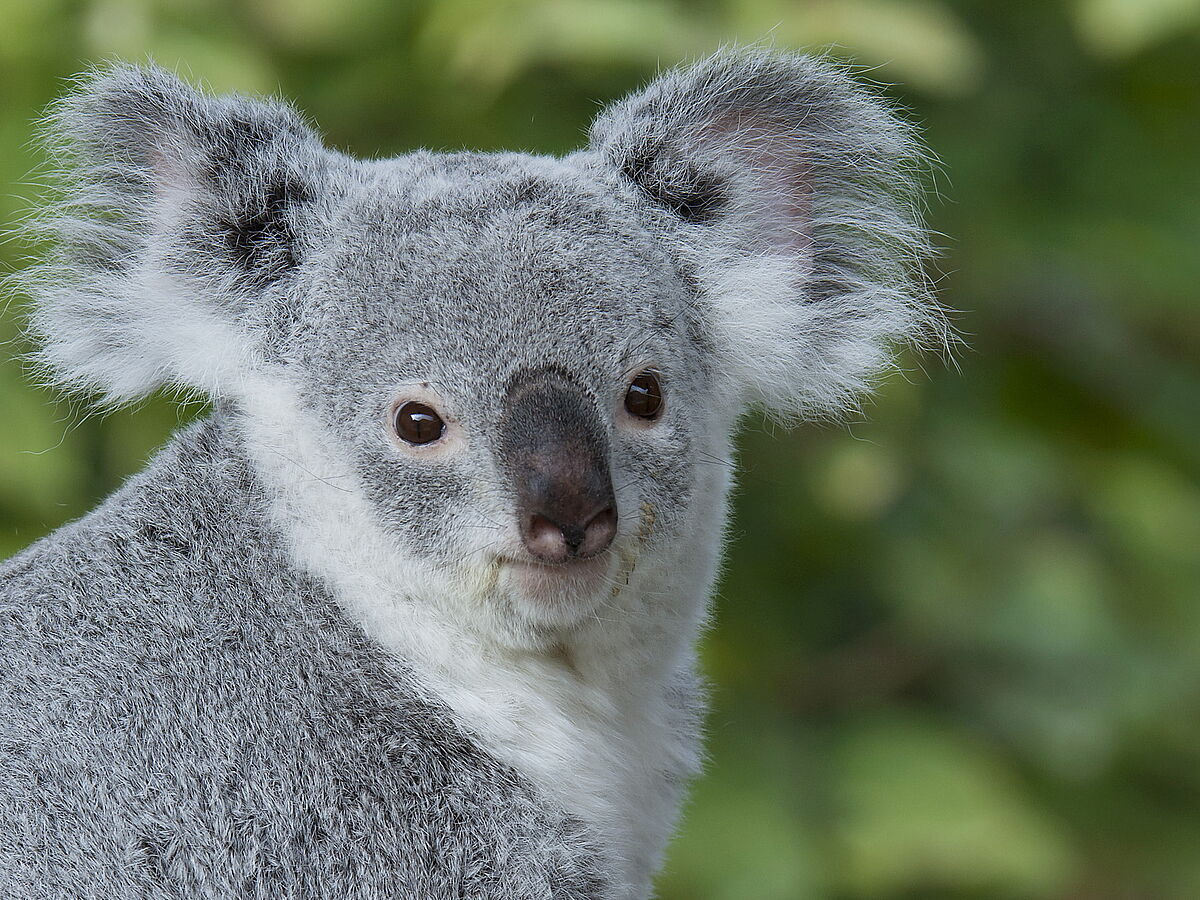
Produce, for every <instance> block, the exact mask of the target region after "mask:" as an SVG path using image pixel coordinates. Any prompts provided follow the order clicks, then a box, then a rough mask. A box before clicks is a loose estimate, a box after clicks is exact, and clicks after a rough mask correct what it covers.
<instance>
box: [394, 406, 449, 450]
mask: <svg viewBox="0 0 1200 900" xmlns="http://www.w3.org/2000/svg"><path fill="white" fill-rule="evenodd" d="M445 430H446V423H445V422H443V421H442V417H441V416H439V415H438V414H437V413H436V412H434V410H433V407H431V406H426V405H425V404H424V403H417V402H416V401H415V400H410V401H409V402H408V403H405V404H403V405H401V406H400V408H399V409H397V410H396V434H398V435H400V437H401V438H402V439H404V440H405V441H407V442H408V443H410V444H430V443H433V442H434V441H436V440H437V439H438V438H440V437H441V436H442V433H443V432H445Z"/></svg>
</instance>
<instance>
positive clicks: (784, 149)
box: [697, 112, 813, 254]
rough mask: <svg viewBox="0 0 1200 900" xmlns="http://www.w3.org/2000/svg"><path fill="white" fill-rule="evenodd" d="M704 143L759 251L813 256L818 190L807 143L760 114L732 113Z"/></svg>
mask: <svg viewBox="0 0 1200 900" xmlns="http://www.w3.org/2000/svg"><path fill="white" fill-rule="evenodd" d="M697 137H698V144H699V145H700V147H702V148H703V150H704V151H705V155H709V154H711V155H712V157H714V158H715V159H717V160H719V164H720V166H721V168H722V170H723V171H724V172H725V173H727V174H728V175H729V176H730V177H732V179H733V184H732V185H731V187H733V188H734V190H735V192H736V194H737V195H738V196H737V197H736V199H735V210H736V213H735V215H736V216H737V218H738V219H740V220H742V221H741V223H740V224H741V226H742V227H744V228H747V229H748V230H749V234H748V237H749V239H750V240H751V242H752V243H753V244H754V245H756V247H761V248H762V249H774V250H783V251H785V252H786V251H788V250H790V251H794V252H797V253H803V254H807V253H808V251H809V250H811V249H812V246H813V237H812V217H813V213H812V210H813V202H812V191H811V187H810V185H809V179H808V177H807V176H808V173H807V165H806V158H805V152H804V147H803V143H802V139H801V137H800V135H799V133H798V131H797V130H796V129H795V128H793V127H788V126H787V125H786V124H784V123H782V122H779V121H778V120H773V119H771V118H769V117H767V116H763V115H760V114H756V113H746V112H738V113H729V114H726V115H724V116H721V117H719V118H716V119H712V120H710V121H709V122H708V123H707V124H705V125H704V126H702V127H701V129H700V131H699V133H698V135H697Z"/></svg>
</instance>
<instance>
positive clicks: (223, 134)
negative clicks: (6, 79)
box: [18, 66, 329, 403]
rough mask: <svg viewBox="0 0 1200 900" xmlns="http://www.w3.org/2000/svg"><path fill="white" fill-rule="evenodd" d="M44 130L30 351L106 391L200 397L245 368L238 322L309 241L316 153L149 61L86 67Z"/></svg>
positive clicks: (301, 138)
mask: <svg viewBox="0 0 1200 900" xmlns="http://www.w3.org/2000/svg"><path fill="white" fill-rule="evenodd" d="M45 134H46V137H47V143H48V145H49V148H50V150H51V153H52V156H53V158H54V159H55V161H56V162H57V163H58V164H59V166H60V168H61V170H62V177H63V183H64V185H65V186H64V188H63V193H62V195H61V197H60V198H59V200H58V202H56V203H54V204H52V205H50V206H49V207H48V209H47V210H46V213H45V214H44V215H42V216H40V217H38V218H36V219H35V220H34V222H35V227H36V226H37V225H41V226H44V229H43V231H42V233H44V234H48V237H49V238H50V239H51V240H52V241H53V247H52V249H51V251H50V255H49V257H48V259H47V261H46V262H45V263H43V264H41V265H39V266H35V267H33V268H31V269H29V270H27V271H26V272H24V273H22V274H21V275H20V276H18V277H19V282H18V287H19V288H20V289H22V290H24V291H26V292H27V293H29V294H30V295H31V296H32V298H33V300H34V304H35V305H34V329H35V331H36V332H38V333H39V337H40V338H41V340H42V342H43V348H44V349H43V350H42V351H41V353H40V361H41V362H42V363H43V364H45V366H46V367H47V368H48V369H49V370H50V371H51V372H52V373H53V375H54V376H55V377H56V378H57V379H58V380H60V381H61V382H63V383H64V384H66V385H67V386H69V387H72V388H76V389H82V390H86V391H89V392H99V393H101V394H103V395H104V397H105V399H106V400H108V401H110V402H114V403H120V402H125V401H129V400H134V399H137V398H139V397H142V396H144V395H145V394H147V393H149V392H150V391H152V390H154V389H155V388H156V387H158V386H159V385H161V384H164V383H169V384H175V385H178V386H184V387H188V388H193V389H199V390H201V391H205V392H207V393H210V394H215V393H220V392H222V391H223V390H227V389H228V388H229V385H230V382H231V381H233V380H235V379H237V378H238V377H239V376H240V375H241V374H243V373H244V372H245V371H246V370H247V367H249V366H251V365H252V364H253V359H254V357H255V354H256V347H255V341H254V340H253V339H252V338H251V337H250V332H252V331H253V330H254V329H253V328H249V327H247V321H248V320H250V319H252V318H255V317H257V316H258V315H259V313H258V312H257V311H256V307H259V306H261V305H263V304H268V303H269V298H270V296H271V294H272V292H273V291H275V292H277V291H278V290H279V287H280V285H283V284H285V283H286V282H287V280H288V279H289V277H291V275H292V274H293V272H294V271H295V269H296V268H297V266H298V265H300V264H301V263H302V261H303V258H304V256H305V255H306V254H307V253H308V251H309V247H310V243H311V241H312V235H311V231H312V224H313V221H314V220H315V219H316V218H318V214H317V207H319V205H320V200H321V196H322V188H321V180H322V178H323V172H324V171H325V170H326V169H327V162H328V159H329V154H327V152H326V151H325V150H324V149H323V148H322V146H321V144H320V142H319V140H318V139H317V137H316V135H315V134H314V133H313V132H312V131H311V130H310V129H309V128H308V127H307V126H306V125H305V124H304V123H303V122H302V121H301V119H300V117H299V116H298V115H297V114H296V113H295V112H294V111H293V110H291V109H290V108H289V107H287V106H285V105H283V104H280V103H275V102H259V101H252V100H247V99H243V98H236V97H226V98H213V97H209V96H205V95H203V94H200V93H198V92H197V91H195V90H193V89H192V88H190V87H188V86H187V85H185V84H184V83H183V82H181V81H180V80H179V79H177V78H176V77H174V76H173V75H171V74H169V73H167V72H164V71H162V70H160V69H143V68H136V67H132V66H122V67H117V68H113V69H109V70H106V71H103V72H99V73H96V74H93V75H92V76H90V77H88V78H86V79H85V80H84V81H83V82H82V83H81V84H80V86H79V87H78V89H77V90H76V91H75V92H74V93H72V94H70V95H68V96H67V97H66V98H65V99H64V100H62V101H60V102H59V103H58V104H57V105H56V106H55V107H54V108H53V109H52V110H51V113H50V114H49V116H48V117H47V120H46V130H45Z"/></svg>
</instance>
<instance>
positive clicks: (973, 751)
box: [837, 718, 1076, 897]
mask: <svg viewBox="0 0 1200 900" xmlns="http://www.w3.org/2000/svg"><path fill="white" fill-rule="evenodd" d="M839 755H840V767H839V779H840V780H839V782H838V795H839V797H840V798H841V800H842V804H843V812H842V817H841V819H840V821H839V823H838V826H837V837H838V839H839V842H840V844H841V849H842V853H843V855H844V859H843V860H842V862H843V865H844V869H843V871H844V877H845V886H846V887H847V888H848V889H850V890H852V891H854V892H855V893H856V894H859V895H862V896H868V897H883V896H889V895H897V894H907V895H910V896H921V895H923V894H924V892H929V891H934V890H938V889H944V888H948V887H956V888H959V889H966V890H985V889H987V890H995V891H998V892H1000V893H1001V894H1002V895H1004V896H1040V897H1044V896H1050V895H1053V894H1054V893H1055V892H1057V891H1059V890H1061V889H1062V888H1063V887H1064V886H1065V885H1066V884H1067V883H1068V881H1069V879H1070V878H1071V875H1072V871H1073V869H1074V867H1075V864H1076V863H1075V855H1074V852H1073V850H1072V848H1071V843H1070V841H1069V839H1068V837H1067V835H1066V834H1065V833H1064V832H1063V830H1062V828H1061V826H1060V825H1059V824H1058V823H1055V822H1054V821H1053V820H1051V819H1050V818H1048V817H1046V816H1045V815H1044V814H1043V813H1042V812H1041V811H1040V810H1038V808H1037V806H1036V803H1035V802H1034V801H1033V800H1032V798H1031V797H1029V796H1028V794H1027V792H1026V791H1025V790H1024V789H1023V788H1022V787H1021V785H1020V783H1019V782H1018V780H1017V779H1016V777H1015V775H1014V773H1012V772H1011V771H1009V770H1008V769H1007V768H1006V767H1005V765H1004V764H1003V762H1002V760H1001V758H1000V757H999V756H998V755H996V754H995V753H992V752H990V751H989V750H988V748H986V747H985V746H983V745H980V744H978V743H976V742H974V741H971V740H970V739H968V738H965V737H963V736H961V735H958V734H955V733H954V732H953V731H950V730H947V729H945V728H942V727H940V726H935V725H933V724H930V723H928V722H926V721H924V720H922V719H920V718H891V719H882V720H879V721H875V722H866V723H863V724H861V725H857V726H854V727H852V728H850V729H849V730H848V733H847V734H846V736H845V738H844V743H843V747H842V749H841V752H840V754H839Z"/></svg>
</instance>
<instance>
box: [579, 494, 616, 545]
mask: <svg viewBox="0 0 1200 900" xmlns="http://www.w3.org/2000/svg"><path fill="white" fill-rule="evenodd" d="M583 531H584V537H583V541H582V542H581V544H580V546H579V547H578V548H574V549H575V552H576V554H577V555H579V556H595V555H596V554H597V553H600V552H601V551H603V550H605V549H607V547H608V545H609V544H611V543H612V542H613V538H614V537H615V536H616V534H617V510H616V508H615V507H612V506H609V507H606V508H604V509H602V510H600V512H598V513H596V515H594V516H592V518H591V519H590V520H589V521H588V523H587V525H585V526H584V527H583Z"/></svg>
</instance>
